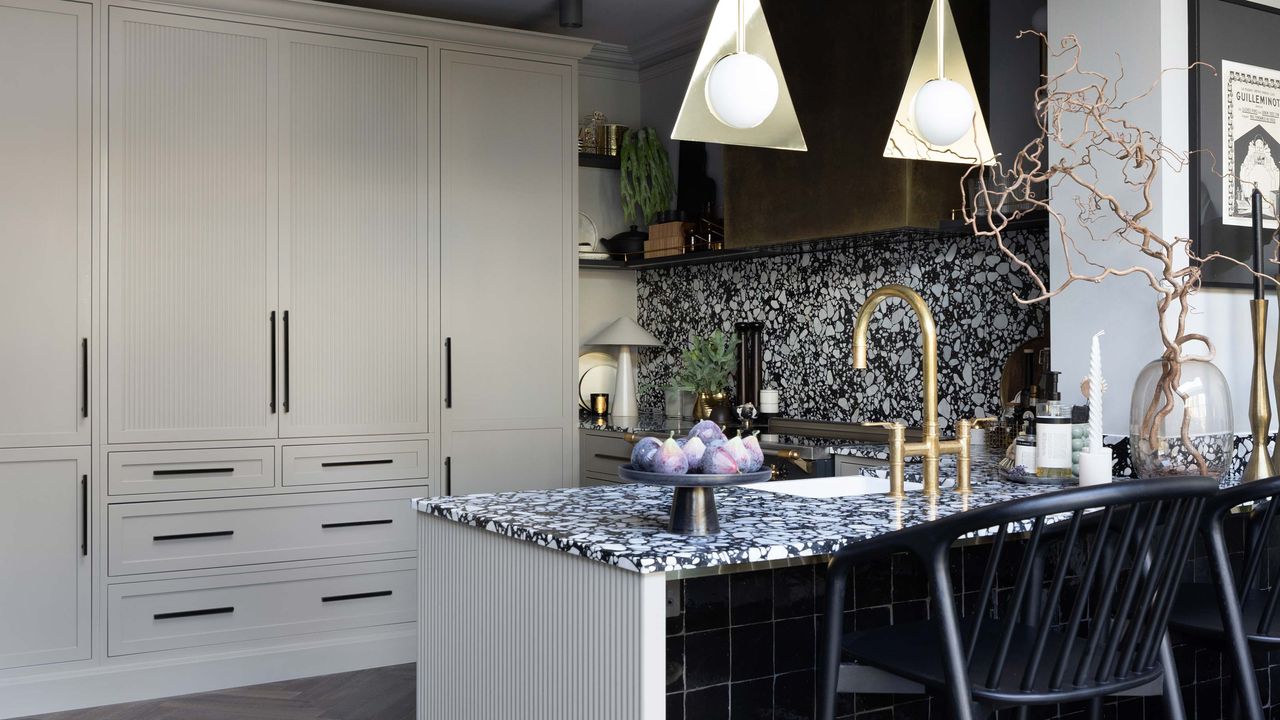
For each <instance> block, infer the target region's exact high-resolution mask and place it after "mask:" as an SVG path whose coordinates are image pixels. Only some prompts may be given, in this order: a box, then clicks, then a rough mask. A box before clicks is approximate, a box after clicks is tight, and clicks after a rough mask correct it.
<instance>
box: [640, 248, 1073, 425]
mask: <svg viewBox="0 0 1280 720" xmlns="http://www.w3.org/2000/svg"><path fill="white" fill-rule="evenodd" d="M1005 239H1006V242H1008V243H1010V244H1011V246H1012V247H1014V248H1015V249H1016V250H1017V251H1018V252H1019V253H1020V254H1023V256H1024V257H1029V258H1030V260H1031V262H1032V264H1033V265H1034V266H1036V267H1037V268H1039V269H1041V270H1046V269H1047V265H1048V259H1047V258H1048V256H1047V253H1048V239H1047V233H1046V231H1044V230H1034V229H1024V230H1018V231H1014V232H1010V233H1008V235H1007V236H1006V238H1005ZM889 283H902V284H905V285H908V286H910V287H912V288H914V289H916V290H917V291H919V292H920V293H921V294H922V295H923V296H924V298H925V300H926V302H928V304H929V307H930V308H931V310H932V311H933V315H934V319H935V320H936V322H937V325H938V363H939V373H938V374H939V378H940V380H941V382H940V387H939V403H938V405H939V415H940V420H941V423H942V425H943V426H944V427H950V426H951V425H952V424H953V423H954V421H955V420H956V419H957V418H959V417H965V416H968V415H971V414H972V413H973V412H974V408H975V407H982V408H985V409H987V410H993V409H994V408H995V405H996V396H997V393H998V391H999V382H1000V374H1001V370H1002V368H1003V365H1004V362H1005V360H1006V359H1007V358H1008V356H1009V355H1010V353H1012V352H1013V351H1014V350H1015V349H1016V348H1017V347H1018V346H1019V345H1021V344H1022V343H1023V342H1025V341H1026V340H1027V339H1028V338H1034V337H1038V336H1040V335H1042V334H1044V332H1045V327H1046V319H1047V308H1046V307H1045V306H1044V305H1043V304H1037V305H1033V306H1030V307H1024V306H1021V305H1019V304H1018V303H1016V302H1015V301H1014V299H1013V293H1015V292H1019V293H1020V292H1025V291H1026V290H1027V287H1026V284H1025V279H1024V276H1023V274H1022V273H1020V272H1017V271H1016V270H1015V269H1012V268H1011V267H1010V266H1009V263H1008V262H1007V261H1006V260H1005V259H1004V257H1003V256H1002V255H1000V254H999V252H998V250H997V249H996V248H995V247H994V246H993V245H992V244H991V242H990V241H989V240H987V239H983V238H975V237H973V236H970V235H952V236H942V237H938V236H930V237H916V236H910V235H904V236H903V238H902V239H901V240H900V241H896V242H895V241H887V242H885V241H882V242H876V243H869V244H866V245H852V246H846V247H840V248H839V249H834V250H824V251H820V252H806V253H802V254H796V255H787V256H781V257H769V258H756V259H751V260H743V261H737V262H725V263H718V264H713V265H698V266H686V267H677V268H666V269H653V270H644V271H641V272H640V274H639V280H638V283H637V298H638V304H639V321H640V324H641V325H643V326H644V327H645V328H647V329H649V331H650V332H652V333H653V334H654V336H655V337H657V338H658V339H659V340H660V341H661V342H662V343H663V347H661V348H645V349H642V350H641V360H640V364H639V365H640V367H639V378H640V386H641V388H642V398H641V402H640V404H641V406H642V407H661V406H662V388H663V387H664V386H666V385H669V384H670V383H671V382H672V378H673V376H674V374H675V372H676V370H677V369H678V366H679V362H680V353H681V352H682V350H683V349H684V348H686V347H687V346H688V343H689V339H690V338H691V337H693V336H698V335H707V334H710V333H711V332H712V331H714V330H717V329H719V330H724V331H726V332H730V331H732V330H733V324H734V323H735V322H745V321H760V322H763V323H764V324H765V331H764V333H765V343H764V346H765V357H764V364H765V372H766V381H765V385H766V386H767V387H773V388H777V389H778V390H780V394H781V408H780V410H781V414H782V415H785V416H790V417H802V418H810V419H817V420H838V421H857V420H889V419H904V420H906V421H907V424H908V425H911V426H919V425H920V413H921V407H920V396H921V393H920V382H921V380H920V352H919V350H918V346H919V340H918V330H917V325H916V321H915V319H914V317H913V316H912V315H911V313H910V310H909V309H908V308H907V307H906V305H904V304H903V303H900V302H897V301H890V302H887V303H886V304H885V305H884V306H882V308H881V309H880V310H878V311H877V314H876V316H875V320H874V322H873V326H872V331H871V335H870V338H869V341H870V345H871V349H870V354H869V358H868V360H869V362H868V366H869V367H868V369H867V370H866V371H857V370H854V369H853V367H852V363H851V351H850V347H849V346H850V342H851V339H852V332H853V324H854V319H855V318H856V316H857V311H858V310H859V309H860V308H861V307H862V304H863V303H864V302H865V301H866V298H867V296H868V295H869V294H871V293H872V292H873V291H874V290H875V289H876V288H879V287H880V286H882V285H886V284H889Z"/></svg>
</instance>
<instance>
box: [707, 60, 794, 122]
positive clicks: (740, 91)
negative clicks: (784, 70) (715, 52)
mask: <svg viewBox="0 0 1280 720" xmlns="http://www.w3.org/2000/svg"><path fill="white" fill-rule="evenodd" d="M706 93H707V106H708V107H710V108H711V112H712V113H713V114H714V115H715V116H716V118H717V119H718V120H720V122H722V123H724V124H725V125H728V126H729V127H732V128H738V129H740V130H741V129H746V128H753V127H757V126H759V125H760V123H762V122H764V121H765V118H767V117H769V114H770V113H772V112H773V108H774V107H775V106H776V105H777V104H778V76H777V75H776V74H775V73H774V72H773V68H771V67H769V63H767V62H765V61H764V60H763V59H762V58H760V57H758V56H756V55H752V54H750V53H737V52H736V53H733V54H732V55H725V56H724V57H722V58H720V59H719V60H718V61H716V64H715V65H713V66H712V67H711V72H710V74H708V75H707V87H706Z"/></svg>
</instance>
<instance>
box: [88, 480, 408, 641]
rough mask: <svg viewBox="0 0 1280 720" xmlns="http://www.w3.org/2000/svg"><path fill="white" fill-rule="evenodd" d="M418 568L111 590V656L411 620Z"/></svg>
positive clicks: (389, 566)
mask: <svg viewBox="0 0 1280 720" xmlns="http://www.w3.org/2000/svg"><path fill="white" fill-rule="evenodd" d="M404 504H405V505H406V506H407V505H408V503H407V502H406V503H404ZM416 567H417V565H416V560H413V559H408V560H389V561H384V562H369V563H358V564H354V565H337V566H325V567H318V568H303V569H297V570H283V571H275V572H256V573H242V574H237V575H218V576H215V577H207V578H195V579H189V580H159V581H154V582H140V583H120V584H116V585H112V586H110V588H109V589H108V591H107V632H108V639H107V653H108V654H109V655H112V656H118V655H128V654H131V653H141V652H152V651H158V650H172V649H175V648H182V647H193V646H202V645H216V644H222V643H230V642H236V641H241V640H261V639H264V638H272V637H282V636H286V635H300V634H302V633H312V632H321V631H326V630H339V629H344V628H353V627H369V626H374V625H390V624H394V623H405V622H411V621H412V620H414V619H415V618H416V617H417V609H416V606H415V597H416V594H417V591H416V588H415V587H414V585H415V583H416V582H417V572H416Z"/></svg>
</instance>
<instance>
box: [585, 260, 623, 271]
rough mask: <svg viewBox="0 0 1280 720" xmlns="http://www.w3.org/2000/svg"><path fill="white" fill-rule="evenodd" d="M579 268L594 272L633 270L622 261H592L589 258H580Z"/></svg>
mask: <svg viewBox="0 0 1280 720" xmlns="http://www.w3.org/2000/svg"><path fill="white" fill-rule="evenodd" d="M578 267H580V268H591V269H593V270H633V269H634V268H631V267H629V266H628V265H627V264H626V263H625V262H623V261H621V260H590V259H587V258H578Z"/></svg>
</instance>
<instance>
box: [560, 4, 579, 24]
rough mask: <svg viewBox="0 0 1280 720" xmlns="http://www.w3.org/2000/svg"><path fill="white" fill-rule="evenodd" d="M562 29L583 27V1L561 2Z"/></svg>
mask: <svg viewBox="0 0 1280 720" xmlns="http://www.w3.org/2000/svg"><path fill="white" fill-rule="evenodd" d="M560 27H562V28H580V27H582V0H560Z"/></svg>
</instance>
